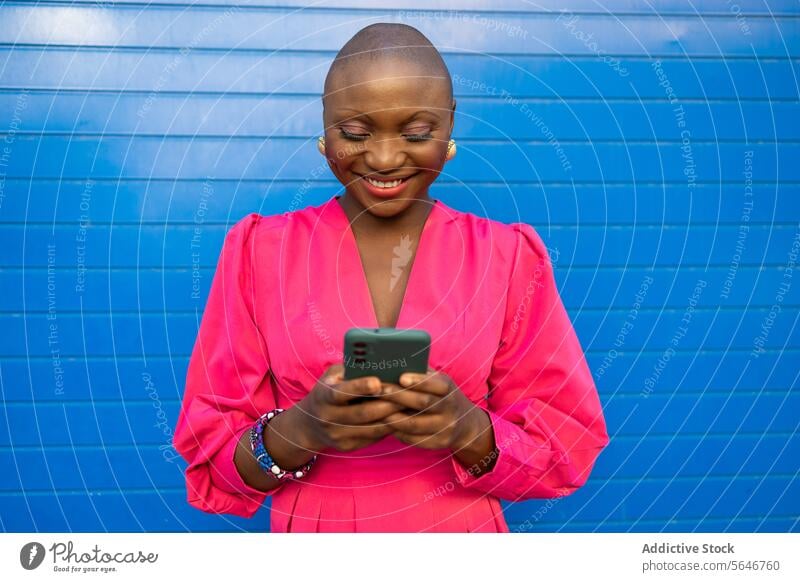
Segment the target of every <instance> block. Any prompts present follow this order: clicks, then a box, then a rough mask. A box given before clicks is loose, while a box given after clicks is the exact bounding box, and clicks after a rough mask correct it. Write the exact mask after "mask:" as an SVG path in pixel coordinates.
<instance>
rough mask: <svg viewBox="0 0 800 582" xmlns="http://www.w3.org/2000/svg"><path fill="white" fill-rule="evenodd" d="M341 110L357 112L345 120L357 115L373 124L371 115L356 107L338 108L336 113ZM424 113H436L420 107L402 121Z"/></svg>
mask: <svg viewBox="0 0 800 582" xmlns="http://www.w3.org/2000/svg"><path fill="white" fill-rule="evenodd" d="M343 111H354V112H356V113H357V115H351V116H350V117H348V118H347V119H346V120H345V121H347V120H349V119H357V118H359V117H364V118H366V119H368V120H369V122H370V123H371V124H373V125H375V120H373V119H372V118H371V117H370V116H369V115H368V114H367V113H361V112H360V111H358V110H356V109H348V108H343V109H339V110H338V111H337V113H339V112H343ZM424 113H427V114H429V115H433V116H436V114H435V113H433V112H432V111H428V110H427V109H420V110H419V111H415V112H414V113H412V114H411V115H409V116H408V117H406V118H405V119H404V120H403V123H408V122H409V121H411V120H412V119H414V118H415V117H417V116H418V115H420V114H424Z"/></svg>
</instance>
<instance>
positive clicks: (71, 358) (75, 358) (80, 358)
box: [0, 347, 800, 369]
mask: <svg viewBox="0 0 800 582" xmlns="http://www.w3.org/2000/svg"><path fill="white" fill-rule="evenodd" d="M664 349H666V348H664ZM664 349H660V350H624V351H622V350H617V354H619V356H640V355H645V354H648V355H659V356H660V355H662V354H663V353H664ZM584 351H585V353H586V354H588V355H592V356H605V355H607V354H608V349H607V348H606V349H587V350H584ZM674 352H675V353H676V354H687V355H692V354H694V355H696V356H697V357H700V356H703V355H708V354H720V355H727V354H742V355H748V354H750V353H751V352H752V348H738V349H737V348H730V349H713V350H704V349H699V350H698V349H691V348H688V349H679V348H675V349H674ZM759 353H761V354H779V355H783V354H798V355H800V347H798V348H793V347H787V348H784V349H777V348H766V347H765V348H764V349H763V351H759ZM190 355H191V354H190V353H172V354H168V353H153V354H147V358H146V359H147V360H173V361H174V360H188V359H189V356H190ZM1 358H2V359H1V360H0V367H2V363H3V362H4V361H5V362H10V361H23V362H24V361H43V362H45V361H46V362H51V361H52V359H53V358H52V356H50V355H46V356H40V355H31V356H9V355H4V356H1ZM144 359H145V358H143V357H142V355H141V354H139V355H119V356H91V357H89V358H86V357H85V355H84V354H77V355H71V354H64V355H62V357H61V360H65V361H68V362H84V361H87V360H88V361H94V360H96V361H115V360H118V361H129V362H143V361H144ZM145 369H146V368H145Z"/></svg>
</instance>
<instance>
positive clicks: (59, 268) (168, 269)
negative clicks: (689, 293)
mask: <svg viewBox="0 0 800 582" xmlns="http://www.w3.org/2000/svg"><path fill="white" fill-rule="evenodd" d="M73 224H75V223H73ZM48 268H49V267H46V266H43V265H31V266H25V267H0V273H6V272H8V273H26V272H30V271H33V272H34V273H40V272H47V270H48ZM52 268H53V270H54V271H56V272H65V273H71V272H73V271H75V267H74V266H72V267H67V266H64V265H56V266H54V267H52ZM554 268H555V270H556V271H566V272H569V271H576V270H583V271H585V270H589V269H596V270H598V271H602V272H607V271H621V272H625V271H642V272H647V273H664V272H668V271H675V272H676V274H677V272H678V271H683V272H686V271H689V272H694V271H698V272H703V273H707V272H709V271H721V272H728V271H729V270H730V264H729V263H725V264H720V265H709V266H708V267H705V266H698V267H684V266H683V265H681V266H674V267H660V266H659V267H635V268H629V267H606V266H605V265H603V266H602V267H601V266H594V267H592V266H580V265H567V266H564V265H554ZM785 268H786V265H785V264H783V265H781V264H778V265H772V266H763V267H762V266H761V265H740V266H739V268H738V271H760V272H767V271H783V270H785ZM215 269H216V267H215V266H201V267H199V268H197V269H195V268H191V269H188V268H186V267H173V266H170V265H165V266H163V267H141V268H137V267H111V268H106V267H94V266H92V267H86V272H87V273H143V272H146V273H165V274H166V273H190V272H193V271H195V270H199V271H200V272H204V273H213V272H214V270H215ZM738 271H737V272H738Z"/></svg>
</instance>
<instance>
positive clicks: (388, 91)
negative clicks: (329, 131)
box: [325, 59, 450, 118]
mask: <svg viewBox="0 0 800 582" xmlns="http://www.w3.org/2000/svg"><path fill="white" fill-rule="evenodd" d="M449 83H450V79H448V78H446V77H442V76H441V74H439V75H437V74H435V73H433V74H432V73H430V72H425V70H424V69H423V68H422V67H420V66H417V65H415V64H413V63H408V62H405V61H401V60H397V59H385V60H379V61H373V62H369V63H363V62H361V63H358V64H356V63H353V64H352V65H345V66H344V67H342V68H341V69H338V70H337V71H336V72H335V73H334V75H333V76H332V77H331V79H330V83H329V88H328V92H327V94H326V95H325V107H326V111H329V112H330V113H331V114H332V115H333V116H335V117H339V118H344V117H348V116H352V115H353V114H354V113H353V111H352V110H354V109H355V110H358V111H361V112H364V113H369V114H370V116H372V117H376V116H377V115H386V116H392V115H395V114H397V115H402V114H403V113H407V110H408V109H411V108H415V109H419V108H426V109H430V110H431V111H433V112H434V113H437V114H444V112H445V111H446V110H447V109H448V108H449V107H450V103H449V91H448V89H449ZM345 108H346V111H342V110H343V109H345Z"/></svg>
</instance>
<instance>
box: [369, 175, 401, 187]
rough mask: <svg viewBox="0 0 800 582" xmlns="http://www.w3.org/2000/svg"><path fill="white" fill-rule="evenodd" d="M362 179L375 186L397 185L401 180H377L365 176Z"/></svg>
mask: <svg viewBox="0 0 800 582" xmlns="http://www.w3.org/2000/svg"><path fill="white" fill-rule="evenodd" d="M364 179H365V180H366V181H367V182H369V183H370V184H372V185H373V186H375V187H376V188H394V187H395V186H399V185H400V182H402V180H392V181H391V182H378V181H377V180H373V179H372V178H369V177H367V176H364Z"/></svg>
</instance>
